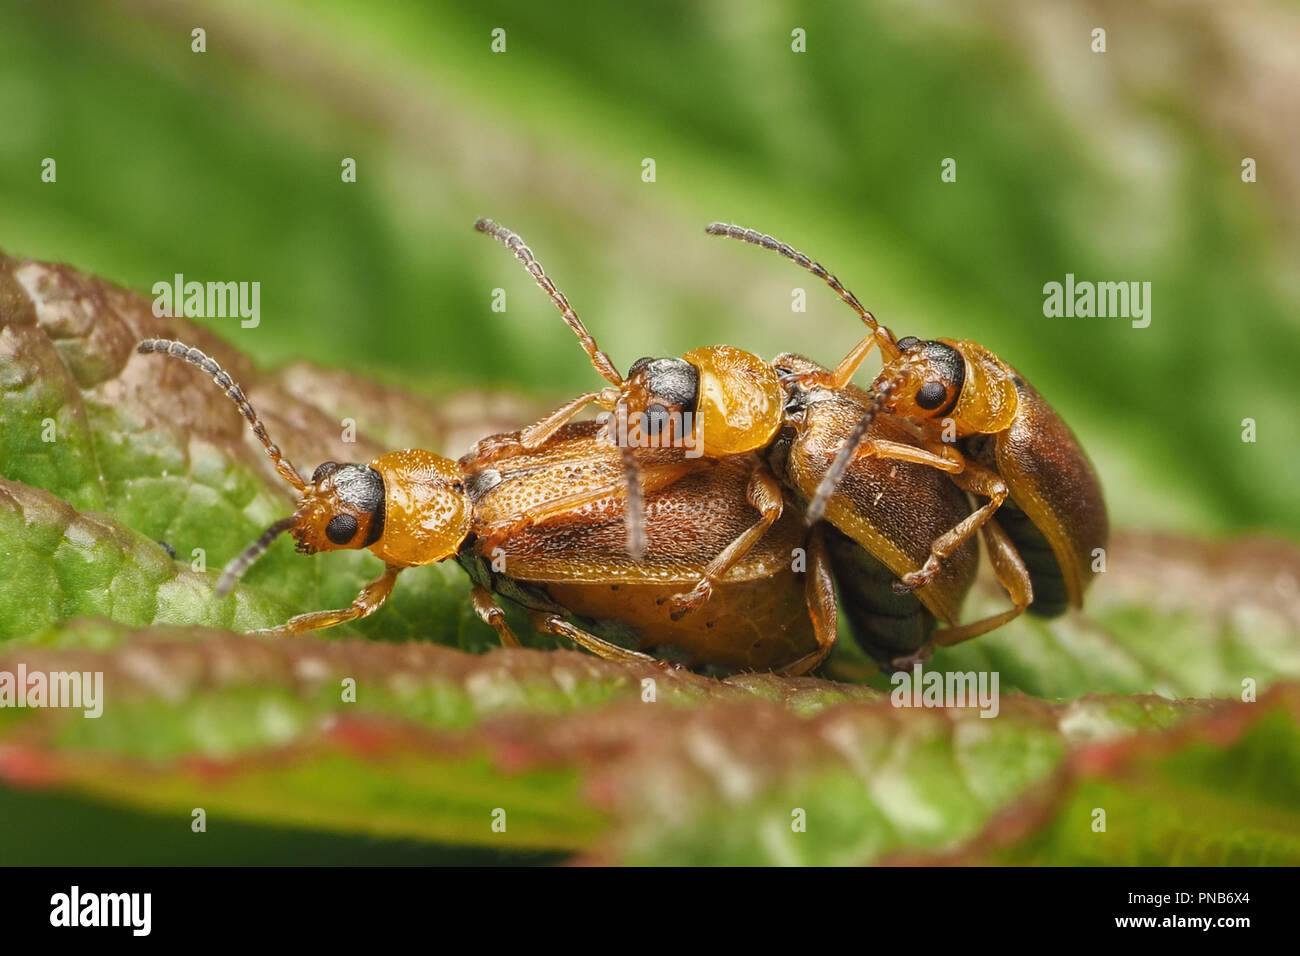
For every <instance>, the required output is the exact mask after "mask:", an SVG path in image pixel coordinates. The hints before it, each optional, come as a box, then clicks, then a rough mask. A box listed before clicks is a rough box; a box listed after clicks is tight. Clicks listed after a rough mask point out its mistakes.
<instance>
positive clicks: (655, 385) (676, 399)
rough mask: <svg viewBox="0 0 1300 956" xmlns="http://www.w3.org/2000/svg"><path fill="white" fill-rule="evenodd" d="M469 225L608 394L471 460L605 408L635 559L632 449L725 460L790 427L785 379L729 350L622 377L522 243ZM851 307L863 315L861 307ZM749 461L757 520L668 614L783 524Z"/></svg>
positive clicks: (573, 405)
mask: <svg viewBox="0 0 1300 956" xmlns="http://www.w3.org/2000/svg"><path fill="white" fill-rule="evenodd" d="M474 228H475V229H477V230H478V231H479V232H482V233H485V234H486V235H488V236H490V237H492V238H493V239H496V240H497V241H498V242H500V243H502V244H503V245H505V246H506V247H507V248H508V249H509V250H510V251H511V252H513V253H514V255H515V256H516V257H517V258H518V259H519V260H520V262H522V263H523V265H524V267H525V268H526V269H527V270H528V273H529V274H530V275H531V276H532V277H533V279H534V280H535V281H536V282H537V284H538V285H539V286H540V287H541V289H542V290H543V291H544V292H545V293H546V294H547V295H548V296H549V297H550V299H551V301H552V303H554V305H555V307H556V308H557V309H558V310H559V312H560V314H561V316H563V318H564V322H565V324H567V325H568V326H569V328H570V329H572V330H573V332H574V334H575V335H576V336H577V337H578V342H579V343H580V345H581V346H582V349H583V351H584V352H586V353H587V357H588V359H589V360H590V361H591V364H592V366H593V367H594V368H595V370H596V371H597V372H598V373H599V374H600V375H601V376H602V377H603V378H604V379H605V380H606V381H607V382H609V386H608V387H606V388H603V389H600V390H597V391H591V392H586V393H584V394H582V395H579V396H578V397H576V398H574V399H572V400H571V401H568V402H566V403H565V404H563V405H562V406H560V407H559V408H558V409H556V410H555V411H554V412H552V413H551V414H549V415H547V416H546V417H545V418H543V419H541V420H540V421H538V422H536V423H535V424H533V425H530V426H529V427H527V428H525V429H523V430H522V431H521V432H520V433H519V436H518V438H517V440H512V439H510V438H508V437H504V438H503V437H501V436H496V437H494V438H491V439H485V440H484V442H482V443H480V446H479V447H478V448H477V449H476V451H477V454H478V455H479V456H481V457H483V458H484V459H487V460H499V459H502V458H505V457H508V456H510V455H514V454H519V453H521V452H527V451H530V450H532V449H536V448H539V447H541V446H542V445H544V444H545V443H546V441H547V440H548V439H549V438H550V437H551V436H552V435H553V434H554V433H555V431H556V429H558V428H560V427H561V426H562V425H564V424H565V423H566V422H568V421H570V420H572V419H573V418H574V417H575V416H576V415H578V414H579V413H580V412H581V411H583V409H585V408H586V407H587V406H588V405H591V404H596V405H598V406H599V407H601V408H602V409H604V413H602V415H601V420H602V421H603V422H604V424H605V426H606V431H605V433H604V434H605V437H606V440H608V441H610V442H611V443H612V444H616V445H618V446H619V448H620V449H621V450H622V455H623V462H624V470H625V487H626V493H627V498H628V503H627V510H626V514H627V523H628V527H627V536H628V551H629V552H630V553H631V554H632V555H633V556H634V557H635V556H637V555H638V554H640V553H641V550H642V548H643V547H644V544H643V540H642V539H643V534H642V531H641V527H640V526H641V517H640V515H641V510H642V506H641V503H640V497H641V487H640V482H639V481H638V478H637V456H636V454H635V453H634V450H635V449H636V448H639V447H661V448H662V447H675V448H679V449H682V450H683V454H684V455H685V456H686V457H703V458H706V459H722V458H727V457H730V456H734V455H744V454H749V453H752V452H761V451H763V450H764V449H766V448H767V447H768V446H769V445H770V444H771V443H772V442H773V440H774V439H775V438H776V435H777V432H778V430H779V429H780V428H781V427H782V426H783V425H784V424H786V410H785V408H786V402H787V399H788V394H787V392H788V389H787V385H786V383H785V382H784V381H783V379H782V374H781V373H780V371H779V370H778V369H777V368H776V367H775V366H773V365H772V364H771V363H769V362H766V361H764V360H763V359H761V358H759V357H758V356H757V355H754V354H753V353H751V352H747V351H745V350H743V349H739V348H736V347H734V346H730V345H715V346H709V347H705V348H696V349H692V350H691V351H689V352H687V353H686V354H685V355H683V356H682V357H680V358H649V357H647V358H640V359H638V360H637V361H635V362H633V363H632V365H631V367H630V368H629V369H628V374H627V375H626V376H623V375H620V374H619V372H618V369H617V367H616V366H615V364H614V362H613V360H612V359H610V357H609V356H608V355H607V354H606V353H605V352H604V351H602V350H601V349H600V347H599V346H598V345H597V344H596V340H595V338H594V337H593V336H592V335H591V333H590V332H588V331H587V328H586V326H585V325H584V324H583V322H582V319H581V318H579V316H578V314H577V312H576V311H575V310H574V308H573V306H572V305H570V303H569V300H568V298H567V297H566V296H565V295H564V294H563V293H562V292H560V291H559V290H558V289H557V288H556V286H555V283H554V282H553V281H552V280H551V279H550V277H549V276H547V274H546V272H545V271H544V270H543V269H542V266H541V264H540V263H539V262H538V261H537V259H536V257H535V256H534V255H533V253H532V250H530V249H529V248H528V246H527V245H525V244H524V241H523V239H521V238H520V236H519V235H518V234H517V233H515V232H513V231H511V230H510V229H507V228H506V227H504V226H501V225H499V224H497V223H495V222H493V221H492V220H490V219H479V220H478V221H477V222H475V224H474ZM817 268H820V267H817ZM828 281H829V282H830V284H831V285H832V287H833V288H836V289H837V290H838V291H839V292H840V294H841V295H842V296H847V297H848V298H847V299H846V301H850V300H851V301H850V304H855V302H856V300H852V294H851V293H849V292H848V291H847V290H845V289H844V288H843V287H842V286H840V285H839V283H838V280H836V279H835V278H834V276H829V277H828ZM856 307H857V308H858V309H861V306H860V305H857V306H856ZM874 334H875V333H874V332H873V335H874ZM872 337H873V336H871V335H869V336H867V338H866V339H864V340H863V341H862V342H859V343H858V344H857V345H856V346H855V347H854V349H853V351H851V352H850V353H849V356H847V357H846V358H845V359H844V361H843V362H841V363H840V367H837V368H836V369H835V370H831V371H828V370H825V369H821V368H820V367H816V369H815V370H811V369H810V370H806V371H805V372H803V373H802V374H801V382H802V384H805V385H813V384H826V385H829V386H830V387H832V388H834V387H836V383H837V382H839V381H840V380H841V379H842V380H843V381H845V382H847V381H848V379H849V378H850V377H851V376H852V371H851V370H850V371H848V372H847V373H845V372H844V371H843V370H842V369H843V368H844V367H847V366H849V365H851V366H852V368H856V367H857V363H858V362H860V361H861V358H860V357H856V356H858V355H859V353H861V354H862V355H865V354H866V351H867V350H868V349H869V348H870V343H871V339H872ZM751 460H753V461H754V462H755V468H754V470H753V471H752V472H751V473H750V477H749V484H748V488H747V494H748V496H749V498H750V501H751V502H755V503H756V504H755V507H759V505H758V504H757V503H758V502H766V503H767V505H768V507H767V508H766V509H764V508H762V507H760V508H759V510H760V511H761V512H762V519H761V521H760V523H759V524H758V525H755V526H754V527H753V528H752V529H749V530H748V532H747V534H746V536H745V537H744V538H743V539H740V538H738V539H737V540H736V542H735V544H734V546H732V547H729V548H727V549H725V550H724V551H722V552H720V553H719V554H718V556H717V559H716V560H715V561H713V562H711V563H710V564H709V565H708V566H707V567H706V568H705V569H704V573H703V574H702V575H701V577H700V579H699V580H698V581H697V582H695V584H694V587H692V588H691V590H690V591H687V592H684V593H679V594H676V595H674V596H673V598H672V600H671V603H672V607H673V613H674V614H676V615H677V616H678V618H680V617H682V616H684V615H685V614H686V613H688V612H690V611H693V610H695V609H697V608H699V607H701V606H702V605H703V604H704V603H705V602H706V601H708V599H709V596H710V595H711V594H712V591H713V586H714V584H715V583H716V582H717V581H718V580H720V579H721V578H722V577H723V576H724V575H725V574H726V573H727V571H728V569H729V568H730V567H731V566H732V563H733V562H734V561H736V560H739V559H741V558H742V557H743V556H744V553H745V549H746V547H748V546H751V545H752V543H753V542H755V541H757V540H759V539H760V538H761V534H762V531H763V529H764V528H767V527H770V526H771V525H772V523H773V522H775V521H776V520H777V519H778V518H779V517H780V514H781V511H780V505H781V502H782V500H783V499H782V495H781V492H780V486H779V482H778V481H777V480H776V479H775V477H774V476H773V475H772V474H771V472H770V470H769V469H767V468H764V467H763V466H762V462H761V460H760V459H759V458H753V459H751Z"/></svg>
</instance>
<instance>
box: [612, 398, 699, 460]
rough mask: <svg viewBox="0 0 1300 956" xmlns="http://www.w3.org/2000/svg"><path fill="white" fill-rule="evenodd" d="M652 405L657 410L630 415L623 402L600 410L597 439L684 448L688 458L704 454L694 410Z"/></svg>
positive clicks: (628, 444) (622, 445)
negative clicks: (668, 408)
mask: <svg viewBox="0 0 1300 956" xmlns="http://www.w3.org/2000/svg"><path fill="white" fill-rule="evenodd" d="M655 407H656V408H658V409H659V411H658V412H657V413H651V414H647V413H645V412H637V413H636V414H633V415H629V414H628V411H627V407H626V406H624V405H619V406H618V408H617V409H616V410H615V411H612V412H601V413H600V414H599V415H597V416H596V421H597V422H599V423H600V426H601V427H600V436H599V437H600V439H601V440H602V441H604V442H606V443H608V444H611V445H615V446H617V447H619V448H684V449H686V457H687V458H699V457H700V456H701V455H703V454H704V449H703V447H702V443H701V441H700V436H699V434H698V433H697V431H696V428H695V416H694V415H693V414H691V413H690V412H669V411H667V410H665V409H663V408H662V407H660V406H655Z"/></svg>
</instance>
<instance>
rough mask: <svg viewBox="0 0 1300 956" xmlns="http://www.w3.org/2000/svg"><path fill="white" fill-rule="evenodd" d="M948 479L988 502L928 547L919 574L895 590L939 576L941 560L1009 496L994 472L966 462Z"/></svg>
mask: <svg viewBox="0 0 1300 956" xmlns="http://www.w3.org/2000/svg"><path fill="white" fill-rule="evenodd" d="M949 477H951V478H952V480H953V481H954V482H955V483H956V485H957V487H958V488H961V489H962V490H963V491H969V492H970V493H971V494H974V495H979V496H980V497H983V498H988V499H989V500H988V502H987V503H986V504H984V505H983V506H982V507H979V508H976V509H975V510H974V511H972V512H971V513H970V514H969V515H967V516H966V517H965V518H964V519H963V520H962V521H961V522H960V523H959V524H958V525H957V526H956V527H954V528H953V529H951V530H950V531H946V532H944V533H943V534H941V535H940V536H939V537H937V538H935V540H934V543H933V544H931V545H930V556H929V557H928V558H926V559H925V564H924V565H922V566H921V569H920V570H919V571H912V572H911V573H909V574H904V575H903V577H902V579H901V585H900V584H896V585H895V586H894V588H895V590H898V591H910V590H912V589H913V588H919V587H921V586H923V585H926V584H929V583H930V581H931V580H932V579H933V578H934V576H935V575H936V574H938V573H939V567H940V565H941V563H942V561H943V559H944V558H946V557H948V555H950V554H952V553H953V551H955V550H956V549H957V548H958V547H959V546H961V544H962V543H963V542H965V541H966V540H967V539H969V538H970V537H971V535H973V534H974V533H975V532H976V531H978V530H979V529H980V527H981V526H982V525H983V524H984V522H986V521H988V520H989V518H990V517H992V515H993V512H995V511H997V510H998V509H999V508H1000V507H1002V502H1004V501H1006V499H1007V494H1008V493H1009V492H1008V489H1007V483H1006V482H1005V481H1003V480H1002V477H1001V476H1000V475H999V474H998V473H997V472H995V471H992V470H990V469H988V468H985V467H984V466H983V465H978V464H976V463H975V462H972V461H967V462H966V468H965V469H964V470H963V471H961V472H958V473H956V474H953V475H950V476H949Z"/></svg>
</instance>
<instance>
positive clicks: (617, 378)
mask: <svg viewBox="0 0 1300 956" xmlns="http://www.w3.org/2000/svg"><path fill="white" fill-rule="evenodd" d="M474 228H475V229H477V230H478V231H479V232H481V233H484V234H486V235H489V236H491V237H492V238H493V239H495V240H496V241H497V242H499V243H501V244H502V245H504V246H505V247H506V248H507V249H509V250H510V251H511V252H513V253H514V254H515V258H516V259H518V260H519V261H520V262H522V263H523V264H524V268H525V269H527V270H528V274H529V275H531V276H532V277H533V279H534V280H536V282H537V284H538V285H539V286H541V287H542V291H543V292H545V293H546V294H547V295H549V296H550V297H551V301H552V302H554V303H555V307H556V308H557V309H559V310H560V315H562V316H564V322H565V324H566V325H568V327H569V328H571V329H573V334H574V335H576V336H577V337H578V342H579V343H581V345H582V350H583V351H584V352H586V353H587V357H588V358H589V359H591V364H592V366H593V367H594V368H595V369H596V371H597V372H599V373H600V375H601V377H602V378H604V379H605V381H607V382H609V383H610V384H611V385H617V386H620V387H621V386H622V385H623V376H622V375H620V374H619V372H618V369H617V368H616V367H615V366H614V363H613V362H612V361H611V360H610V357H609V356H608V355H606V354H605V353H604V352H602V351H601V350H600V348H599V346H597V345H596V340H595V339H594V338H592V335H591V333H590V332H588V331H587V327H586V326H585V325H583V324H582V319H580V318H578V313H577V312H575V311H573V306H571V305H569V300H568V299H567V298H565V296H564V293H563V292H561V291H560V290H559V289H557V288H555V283H554V282H552V281H551V280H550V278H549V277H548V276H547V275H546V273H545V272H543V271H542V264H541V263H540V262H538V261H537V260H536V259H535V258H534V257H533V251H532V250H531V249H529V248H528V247H527V246H526V245H524V240H523V239H521V238H520V237H519V235H518V234H517V233H514V232H511V231H510V230H509V229H507V228H506V227H505V226H501V225H498V224H497V223H495V222H493V221H492V220H491V219H480V220H478V221H477V222H476V223H474Z"/></svg>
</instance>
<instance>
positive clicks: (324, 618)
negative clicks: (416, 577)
mask: <svg viewBox="0 0 1300 956" xmlns="http://www.w3.org/2000/svg"><path fill="white" fill-rule="evenodd" d="M401 570H402V569H401V568H399V567H397V566H396V565H392V564H390V565H388V567H386V568H385V569H384V573H383V574H381V575H380V576H379V577H377V578H375V579H374V580H373V581H371V582H370V583H369V584H367V585H366V586H365V587H364V588H362V589H361V593H360V594H358V595H357V597H356V600H354V601H353V602H352V603H351V605H349V606H348V607H345V608H341V609H339V610H337V611H313V612H311V613H310V614H299V615H298V616H297V617H294V618H290V619H289V620H287V621H285V622H284V623H283V624H281V625H280V626H279V627H268V628H264V629H263V630H260V631H250V632H249V633H250V634H257V635H258V636H261V637H281V636H283V635H285V634H301V633H303V632H304V631H316V630H320V629H321V628H323V627H333V626H334V625H335V624H343V623H345V622H347V621H359V620H361V618H363V617H369V616H370V615H371V614H374V613H375V612H376V611H378V610H379V608H380V607H381V606H382V605H383V603H384V602H385V601H387V600H388V595H390V594H392V593H393V582H395V581H396V580H397V575H398V572H400V571H401Z"/></svg>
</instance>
